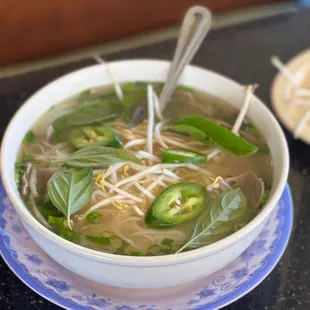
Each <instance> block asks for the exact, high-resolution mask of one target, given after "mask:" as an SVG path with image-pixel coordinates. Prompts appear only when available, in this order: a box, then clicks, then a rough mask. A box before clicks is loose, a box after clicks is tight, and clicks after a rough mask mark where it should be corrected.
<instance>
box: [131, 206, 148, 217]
mask: <svg viewBox="0 0 310 310" xmlns="http://www.w3.org/2000/svg"><path fill="white" fill-rule="evenodd" d="M133 209H134V210H135V212H136V213H137V214H138V215H139V216H141V217H143V218H144V215H145V214H144V212H142V211H141V210H140V209H139V208H138V207H137V206H133Z"/></svg>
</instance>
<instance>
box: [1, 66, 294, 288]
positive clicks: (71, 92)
mask: <svg viewBox="0 0 310 310" xmlns="http://www.w3.org/2000/svg"><path fill="white" fill-rule="evenodd" d="M168 69H169V63H168V62H164V61H156V60H132V61H120V62H115V63H111V64H108V65H107V64H104V65H102V64H100V65H96V66H92V67H88V68H85V69H82V70H79V71H76V72H73V73H71V74H68V75H66V76H64V77H62V78H59V79H57V80H56V81H54V82H52V83H50V84H48V85H47V86H45V87H44V88H42V89H41V90H39V91H38V92H37V93H36V94H34V95H33V96H32V97H31V98H30V99H29V100H28V101H27V102H26V103H25V104H24V105H23V106H22V107H21V108H20V110H19V111H18V112H17V114H16V115H15V116H14V118H13V119H12V121H11V123H10V125H9V127H8V129H7V131H6V133H5V136H4V140H3V143H2V148H1V151H2V153H1V175H2V180H3V183H4V187H5V189H6V190H7V193H8V196H9V198H10V199H11V201H12V203H13V205H14V206H15V207H16V208H17V210H18V214H19V215H20V217H21V220H22V222H23V224H24V226H25V228H26V230H27V231H28V232H29V234H30V235H31V236H32V238H33V239H34V240H35V241H36V242H37V243H38V245H39V246H40V247H41V248H42V249H43V250H44V251H45V252H47V254H48V255H50V256H51V257H52V258H53V259H54V260H56V262H58V263H59V264H60V265H63V266H64V267H66V268H68V269H69V270H71V271H73V272H75V273H77V274H78V275H80V276H83V277H86V278H87V279H89V280H93V281H97V282H101V283H103V284H107V285H113V286H119V287H125V288H131V289H133V288H135V289H141V288H145V289H148V288H149V289H151V288H162V287H168V286H175V285H181V284H185V283H189V282H192V281H194V280H199V279H201V278H203V277H206V276H208V275H209V274H211V273H214V272H216V271H217V270H220V269H221V268H223V267H225V266H226V265H228V264H229V263H231V262H232V261H233V260H234V259H235V258H237V257H238V256H239V255H240V254H241V253H242V252H243V251H244V250H245V249H246V248H247V247H248V246H249V245H250V244H251V243H252V242H253V240H254V239H255V238H256V237H257V236H258V235H259V233H260V232H261V230H262V229H263V227H264V226H265V224H266V223H267V221H268V219H269V218H270V216H271V214H272V213H273V211H274V210H275V208H276V206H277V202H278V201H279V199H280V197H281V195H282V193H283V190H284V187H285V184H286V180H287V174H288V149H287V144H286V140H285V137H284V135H283V132H282V131H281V128H280V126H279V124H278V123H277V121H276V120H275V118H274V117H273V115H272V114H271V113H270V112H269V110H268V109H267V108H266V107H265V106H264V105H263V104H262V103H261V102H260V101H259V100H258V99H257V98H256V97H255V96H254V95H253V92H254V90H255V88H256V85H249V86H246V87H245V86H241V85H238V84H237V83H235V82H233V81H231V80H229V79H227V78H224V77H222V76H220V75H217V74H216V73H213V72H210V71H207V70H204V69H200V68H196V67H191V66H188V67H187V68H186V69H185V71H184V73H183V75H182V77H181V79H180V81H179V84H178V86H177V88H176V90H175V92H174V94H173V95H172V97H171V98H170V100H169V102H168V105H167V107H166V108H165V109H163V108H162V106H161V104H160V101H159V99H158V97H159V94H160V92H161V89H162V87H163V81H164V80H165V78H166V74H167V70H168ZM111 75H112V76H111ZM111 81H112V83H111ZM275 159H276V160H275Z"/></svg>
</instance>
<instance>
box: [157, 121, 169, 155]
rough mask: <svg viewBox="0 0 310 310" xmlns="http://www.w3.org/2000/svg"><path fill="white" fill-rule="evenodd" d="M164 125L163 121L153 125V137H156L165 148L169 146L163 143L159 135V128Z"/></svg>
mask: <svg viewBox="0 0 310 310" xmlns="http://www.w3.org/2000/svg"><path fill="white" fill-rule="evenodd" d="M163 126H164V123H163V122H160V123H157V124H156V126H155V130H154V133H155V138H156V139H157V141H158V143H159V144H160V145H161V146H162V147H163V148H164V149H167V148H169V147H168V145H167V144H166V143H165V141H164V140H163V139H162V137H161V134H160V132H161V130H162V128H163Z"/></svg>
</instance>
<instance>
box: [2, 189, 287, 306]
mask: <svg viewBox="0 0 310 310" xmlns="http://www.w3.org/2000/svg"><path fill="white" fill-rule="evenodd" d="M292 222H293V212H292V199H291V194H290V190H289V187H288V186H287V187H286V189H285V191H284V193H283V195H282V197H281V199H280V201H279V203H278V206H277V209H276V210H275V212H274V213H273V214H272V216H271V218H270V220H269V222H268V223H267V225H266V227H265V228H264V229H263V231H262V232H261V234H260V235H259V237H258V238H257V239H256V240H255V241H254V242H253V243H252V244H251V246H250V247H249V248H248V249H247V250H246V251H245V252H244V253H243V254H242V255H241V256H240V257H239V258H237V259H236V260H235V261H234V262H233V263H232V264H230V265H229V266H227V267H225V268H223V269H222V270H220V271H218V272H216V273H215V274H213V275H210V276H208V277H207V278H204V279H202V280H199V281H196V282H194V283H190V284H186V285H181V286H178V287H173V288H169V294H167V289H156V290H144V291H141V290H130V289H121V288H113V287H109V286H105V285H102V284H99V283H96V282H92V281H89V280H87V279H85V278H82V277H80V276H77V275H76V274H74V273H72V272H70V271H69V270H67V269H65V268H63V267H62V266H60V265H59V264H57V263H56V262H54V261H53V260H52V259H51V258H50V257H49V256H48V255H47V254H45V252H43V251H42V250H41V249H40V248H39V247H38V245H37V244H36V243H35V242H34V241H33V240H32V239H31V237H30V236H29V234H28V233H27V231H26V230H25V229H24V227H23V225H22V223H21V222H20V219H19V217H18V215H17V212H16V211H15V209H14V207H13V206H12V204H11V202H10V201H9V199H8V197H7V196H6V193H5V191H4V189H3V187H2V184H0V251H1V253H2V256H3V258H4V259H5V261H6V262H7V264H8V265H9V266H10V268H11V269H12V270H14V272H15V273H16V275H17V276H18V277H19V278H20V279H21V280H22V281H23V282H24V283H26V284H27V285H28V286H29V287H31V288H32V289H33V290H34V291H36V292H37V293H38V294H40V295H41V296H43V297H45V298H47V299H49V300H50V301H52V302H54V303H56V304H58V305H60V306H62V307H64V308H67V309H90V310H91V309H96V310H97V309H109V310H160V309H168V310H191V309H206V310H207V309H219V308H221V307H223V306H224V305H227V304H229V303H231V302H233V301H234V300H236V299H238V298H240V297H241V296H243V295H244V294H246V293H247V292H249V291H250V290H251V289H253V288H254V287H255V286H256V285H258V284H259V283H260V282H261V281H262V280H263V279H264V278H265V277H266V276H267V275H268V273H269V272H270V271H271V270H272V269H273V268H274V266H275V265H276V263H277V262H278V260H279V259H280V257H281V256H282V254H283V252H284V250H285V248H286V245H287V242H288V240H289V236H290V233H291V229H292ZM141 292H142V293H143V295H142V293H141ZM141 296H143V297H141Z"/></svg>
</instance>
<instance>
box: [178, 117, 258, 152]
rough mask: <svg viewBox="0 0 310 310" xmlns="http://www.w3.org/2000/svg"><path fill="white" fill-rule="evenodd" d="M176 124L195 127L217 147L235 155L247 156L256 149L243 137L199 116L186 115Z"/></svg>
mask: <svg viewBox="0 0 310 310" xmlns="http://www.w3.org/2000/svg"><path fill="white" fill-rule="evenodd" d="M176 125H188V126H192V127H195V128H196V129H198V130H200V131H202V132H204V133H205V134H206V135H207V136H208V137H209V138H210V139H211V141H213V142H214V144H215V145H216V146H217V147H219V148H220V149H222V150H223V151H226V152H229V153H231V154H233V155H236V156H248V155H251V154H253V153H255V152H256V151H257V148H256V147H255V146H254V145H251V144H249V143H248V142H246V141H245V140H244V139H243V138H241V137H239V136H237V135H235V134H234V133H232V132H231V131H230V130H228V129H227V128H225V127H223V126H220V125H218V124H216V123H214V122H212V121H210V120H208V119H206V118H204V117H201V116H196V115H192V116H186V117H184V118H183V119H181V120H180V121H178V122H177V123H176Z"/></svg>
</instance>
